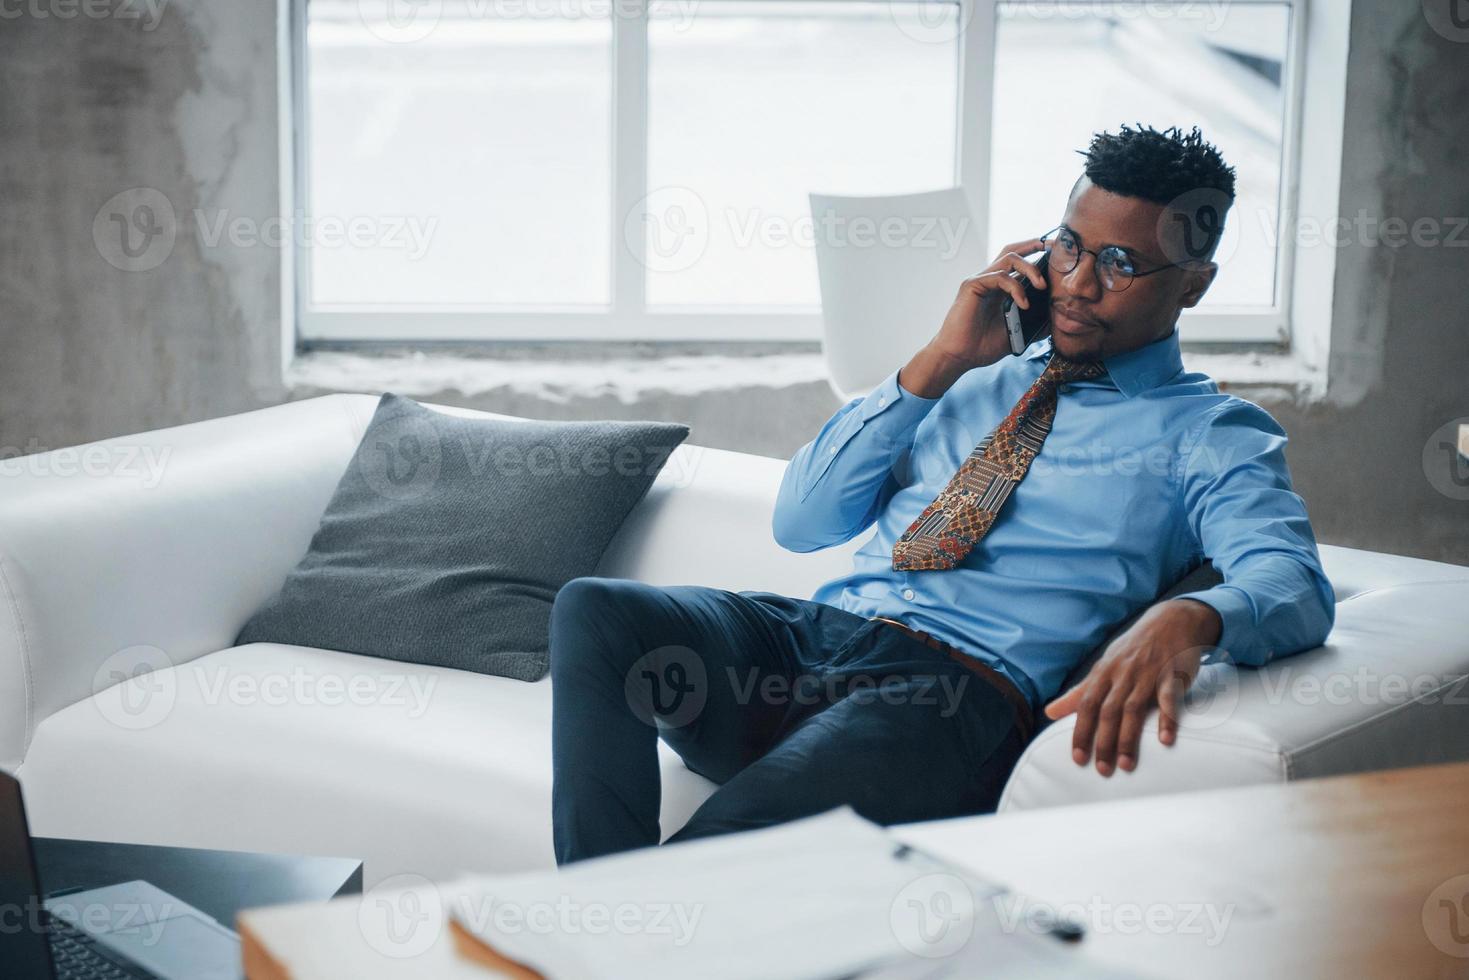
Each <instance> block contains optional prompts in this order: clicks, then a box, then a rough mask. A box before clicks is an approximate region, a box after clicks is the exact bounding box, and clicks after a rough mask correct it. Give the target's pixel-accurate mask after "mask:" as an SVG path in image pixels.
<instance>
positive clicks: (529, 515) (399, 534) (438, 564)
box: [236, 395, 688, 681]
mask: <svg viewBox="0 0 1469 980" xmlns="http://www.w3.org/2000/svg"><path fill="white" fill-rule="evenodd" d="M687 436H688V428H687V427H686V426H682V425H671V424H667V423H661V422H534V421H525V420H514V421H511V420H501V419H483V418H481V419H475V418H464V417H460V416H453V415H446V414H443V413H440V412H435V411H432V410H430V409H427V408H424V407H423V406H421V405H418V404H417V403H415V402H413V401H411V400H409V399H406V398H400V397H398V396H396V395H384V396H383V397H382V400H381V402H380V403H379V404H378V407H377V411H376V413H375V414H374V415H373V418H372V421H371V423H370V424H369V425H368V427H367V431H366V433H365V434H364V435H363V438H362V441H361V443H360V444H359V445H358V447H357V451H356V452H355V453H354V454H353V456H352V459H351V462H350V463H348V465H347V470H346V473H345V474H343V476H342V478H341V481H340V482H339V483H338V484H337V488H336V491H335V492H334V493H333V495H332V498H331V502H330V503H329V504H328V505H327V509H326V514H325V515H324V516H323V517H322V519H321V524H320V526H319V527H318V528H317V530H316V533H315V535H314V536H313V537H312V539H311V545H310V548H309V549H308V550H307V552H306V556H305V558H303V559H302V560H301V563H300V564H299V565H297V566H296V568H295V569H294V570H293V571H292V572H291V573H290V575H289V576H287V578H286V581H285V584H284V585H283V586H282V587H281V590H280V592H279V593H278V594H277V595H276V596H275V597H274V598H272V599H271V600H269V601H268V602H267V603H266V604H265V606H264V607H263V608H261V609H260V610H259V611H258V612H256V613H255V615H254V616H252V617H251V619H250V620H249V622H247V623H246V624H245V627H244V629H243V630H241V632H240V634H239V637H238V639H237V641H236V642H237V643H240V644H246V643H258V642H274V643H291V644H300V645H303V646H311V647H322V648H326V649H331V650H342V651H346V652H351V653H362V654H368V655H371V656H375V657H386V658H388V659H392V660H403V661H408V662H412V663H424V664H434V665H439V666H445V667H455V668H459V669H461V670H472V671H476V672H478V673H483V674H498V675H500V676H504V677H513V678H516V679H519V680H525V681H533V680H537V679H539V678H541V677H544V676H545V674H546V669H547V662H548V655H547V631H548V624H549V619H550V613H551V603H552V600H554V599H555V597H556V592H557V590H558V589H560V588H561V586H563V585H565V584H566V583H567V582H569V581H571V580H572V579H573V578H577V577H578V576H582V575H590V574H592V573H593V572H594V571H595V570H596V567H597V563H598V562H599V561H600V560H601V558H602V553H603V552H604V551H605V550H606V548H607V545H608V543H609V542H610V541H611V540H612V537H613V535H614V534H615V533H616V532H617V529H618V528H619V527H620V526H621V525H622V522H623V520H624V518H626V517H627V515H628V513H629V512H630V511H631V510H632V509H633V507H634V506H635V505H636V504H637V502H638V501H639V500H640V499H642V497H643V495H644V494H645V493H646V492H647V490H648V487H649V486H650V485H651V484H652V483H653V480H654V479H655V478H656V477H657V475H658V471H659V470H660V469H662V467H663V464H664V462H665V461H666V460H667V458H668V454H669V453H671V452H672V451H673V449H674V447H676V446H677V445H678V444H679V443H681V442H682V441H683V440H684V438H685V437H687Z"/></svg>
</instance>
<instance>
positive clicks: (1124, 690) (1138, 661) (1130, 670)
mask: <svg viewBox="0 0 1469 980" xmlns="http://www.w3.org/2000/svg"><path fill="white" fill-rule="evenodd" d="M1222 629H1223V624H1222V622H1221V621H1220V619H1219V614H1218V613H1217V612H1216V611H1215V610H1214V608H1213V607H1212V606H1209V605H1207V604H1205V603H1203V602H1198V601H1196V600H1193V599H1169V600H1167V601H1166V602H1160V603H1158V604H1157V605H1155V606H1153V607H1152V608H1151V609H1149V610H1148V611H1147V612H1146V613H1144V614H1143V615H1142V616H1141V617H1139V618H1138V621H1137V622H1136V623H1134V624H1133V625H1132V628H1130V629H1129V630H1128V631H1127V632H1125V633H1123V634H1122V635H1121V636H1119V637H1117V639H1115V640H1114V641H1112V643H1111V644H1110V645H1109V646H1108V648H1107V651H1106V653H1104V654H1103V655H1102V658H1101V659H1100V660H1098V661H1097V663H1096V666H1094V667H1093V668H1092V669H1091V672H1090V673H1089V674H1087V676H1086V679H1085V680H1083V681H1082V682H1081V683H1080V684H1078V685H1076V686H1075V687H1073V688H1072V689H1071V690H1069V691H1067V692H1066V693H1065V694H1063V695H1061V697H1059V698H1057V699H1056V700H1055V701H1052V702H1051V703H1050V704H1048V705H1047V706H1046V717H1048V718H1050V719H1052V720H1053V721H1054V720H1056V719H1060V718H1064V717H1066V716H1067V715H1069V714H1071V713H1072V712H1075V713H1076V731H1075V733H1074V734H1073V735H1072V738H1071V757H1072V759H1073V760H1075V762H1076V764H1077V765H1079V766H1084V765H1086V764H1087V760H1088V758H1090V757H1091V755H1092V748H1093V744H1095V747H1096V765H1097V772H1099V773H1101V774H1102V775H1103V776H1111V775H1112V773H1113V772H1114V771H1116V769H1118V768H1122V769H1125V770H1127V771H1128V772H1131V771H1132V770H1134V769H1136V768H1137V757H1138V746H1139V744H1140V743H1141V742H1142V734H1143V722H1144V721H1146V720H1147V717H1148V714H1149V713H1150V712H1151V711H1152V709H1153V706H1154V705H1157V706H1158V708H1159V718H1158V741H1160V742H1162V743H1163V744H1164V745H1172V744H1173V742H1174V740H1175V739H1176V738H1177V736H1178V714H1179V710H1180V708H1181V707H1182V705H1183V698H1184V695H1185V694H1186V693H1188V689H1189V685H1191V684H1193V682H1194V678H1195V677H1197V676H1198V673H1199V664H1200V662H1201V661H1202V660H1203V656H1204V651H1205V649H1206V648H1208V647H1212V646H1214V645H1215V644H1216V643H1218V642H1219V634H1220V631H1221V630H1222Z"/></svg>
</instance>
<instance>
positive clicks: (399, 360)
mask: <svg viewBox="0 0 1469 980" xmlns="http://www.w3.org/2000/svg"><path fill="white" fill-rule="evenodd" d="M1183 361H1184V367H1185V368H1186V369H1187V370H1189V371H1198V372H1202V373H1204V374H1207V375H1209V376H1210V377H1212V378H1213V379H1214V380H1215V381H1216V382H1218V383H1219V386H1220V387H1221V388H1222V389H1225V390H1227V391H1230V392H1233V393H1235V394H1239V395H1241V396H1243V397H1247V398H1250V399H1251V400H1253V401H1259V402H1262V403H1269V402H1272V401H1275V402H1279V401H1286V402H1291V403H1301V402H1306V401H1313V400H1316V399H1318V398H1320V397H1321V396H1322V395H1324V393H1325V387H1326V386H1325V377H1324V374H1323V373H1322V372H1321V371H1320V370H1319V369H1316V368H1314V367H1313V366H1311V365H1308V364H1307V363H1305V361H1304V360H1303V359H1302V358H1300V357H1299V356H1297V355H1294V354H1288V353H1286V354H1276V353H1263V352H1255V353H1214V352H1196V351H1189V350H1187V349H1185V350H1184V354H1183ZM826 380H827V376H826V364H825V361H824V360H823V359H822V356H821V354H820V353H819V352H815V351H806V350H801V351H793V352H777V353H762V354H749V355H744V354H738V353H712V352H703V353H701V352H698V351H697V349H696V347H695V348H694V349H693V350H692V351H691V352H690V353H679V354H672V355H656V354H655V355H651V356H636V355H631V356H630V355H620V356H618V355H614V356H608V357H595V356H589V354H588V353H586V352H582V351H576V350H564V351H555V350H552V351H547V350H544V349H543V350H540V351H537V352H535V353H533V354H531V355H529V356H527V355H526V354H520V355H518V356H508V357H499V356H487V355H479V354H466V353H463V352H458V351H455V352H433V351H394V352H358V351H333V350H316V351H309V352H304V353H301V354H299V355H297V357H296V358H295V359H294V360H293V361H292V362H291V365H290V367H289V368H288V369H287V371H286V375H285V381H286V384H287V386H288V387H289V388H290V389H291V390H293V391H296V392H300V393H307V392H312V393H315V392H320V391H360V392H371V393H377V392H381V391H392V392H396V393H398V394H401V395H407V396H410V397H429V396H433V395H436V394H439V393H442V392H447V391H455V392H459V393H460V394H462V395H464V396H466V397H474V396H478V395H485V394H491V393H503V394H513V395H522V396H529V397H533V398H538V399H542V400H545V401H549V402H553V403H562V404H564V403H569V402H573V401H577V400H580V399H587V398H604V397H609V396H610V397H612V398H615V399H616V400H618V401H619V402H622V403H623V404H627V405H632V404H636V403H637V402H639V401H641V400H643V399H645V398H647V397H649V396H655V395H656V396H666V395H675V396H686V397H688V396H698V395H701V394H707V393H711V392H722V391H736V390H744V389H781V388H789V387H794V386H798V385H810V384H821V385H824V384H825V383H826Z"/></svg>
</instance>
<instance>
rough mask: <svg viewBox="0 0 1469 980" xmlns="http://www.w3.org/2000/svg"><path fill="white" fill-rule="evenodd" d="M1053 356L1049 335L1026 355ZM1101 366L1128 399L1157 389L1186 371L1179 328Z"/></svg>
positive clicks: (1106, 361)
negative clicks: (1180, 348) (1179, 340)
mask: <svg viewBox="0 0 1469 980" xmlns="http://www.w3.org/2000/svg"><path fill="white" fill-rule="evenodd" d="M1050 355H1051V338H1050V337H1046V338H1044V339H1043V340H1041V341H1040V342H1039V343H1037V344H1034V345H1032V349H1031V351H1030V352H1029V353H1027V354H1026V355H1025V357H1026V359H1027V360H1031V361H1034V360H1038V359H1040V358H1049V357H1050ZM1102 365H1103V366H1104V367H1105V368H1106V369H1107V377H1109V378H1111V379H1112V383H1113V384H1114V385H1116V386H1117V390H1118V391H1120V392H1122V394H1123V395H1125V396H1126V397H1128V398H1131V397H1132V396H1133V395H1136V394H1139V393H1140V392H1144V391H1149V390H1151V389H1153V388H1156V387H1158V386H1159V385H1161V384H1162V383H1163V382H1165V381H1168V380H1169V379H1171V378H1172V377H1173V376H1174V375H1176V374H1178V372H1180V371H1182V370H1183V354H1182V353H1181V352H1180V351H1179V349H1178V328H1177V327H1174V329H1173V332H1172V333H1170V334H1169V335H1168V336H1166V337H1164V338H1163V339H1162V340H1155V341H1153V342H1152V343H1151V344H1145V345H1144V346H1142V347H1139V348H1138V349H1137V350H1130V351H1127V352H1125V353H1122V354H1114V355H1113V356H1111V357H1104V358H1102Z"/></svg>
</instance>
